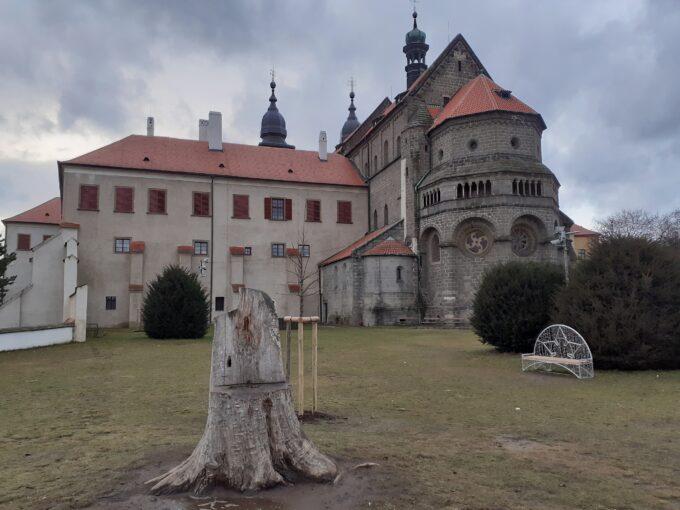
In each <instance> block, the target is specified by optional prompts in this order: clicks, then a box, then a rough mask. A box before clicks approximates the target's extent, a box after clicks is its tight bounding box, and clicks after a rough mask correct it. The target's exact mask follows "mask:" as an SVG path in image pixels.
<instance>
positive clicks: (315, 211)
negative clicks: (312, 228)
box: [307, 200, 321, 222]
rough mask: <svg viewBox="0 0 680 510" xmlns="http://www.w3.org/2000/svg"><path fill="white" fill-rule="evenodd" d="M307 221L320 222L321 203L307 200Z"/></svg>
mask: <svg viewBox="0 0 680 510" xmlns="http://www.w3.org/2000/svg"><path fill="white" fill-rule="evenodd" d="M307 221H311V222H319V221H321V201H319V200H307Z"/></svg>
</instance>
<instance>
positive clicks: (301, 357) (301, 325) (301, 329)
mask: <svg viewBox="0 0 680 510" xmlns="http://www.w3.org/2000/svg"><path fill="white" fill-rule="evenodd" d="M283 322H285V323H286V343H287V345H286V376H287V377H288V380H289V381H290V344H291V323H293V322H296V323H297V325H298V341H297V351H298V384H297V414H298V416H303V415H304V414H305V353H304V342H305V324H308V323H309V324H311V325H312V413H316V411H317V409H318V408H319V379H318V365H319V363H318V361H319V355H318V345H319V317H316V316H315V317H291V316H286V317H284V318H283Z"/></svg>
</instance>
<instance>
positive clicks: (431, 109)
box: [427, 106, 442, 119]
mask: <svg viewBox="0 0 680 510" xmlns="http://www.w3.org/2000/svg"><path fill="white" fill-rule="evenodd" d="M427 111H428V112H429V113H430V117H432V118H433V119H435V118H437V115H439V112H441V111H442V109H441V108H439V107H438V106H429V107H428V108H427Z"/></svg>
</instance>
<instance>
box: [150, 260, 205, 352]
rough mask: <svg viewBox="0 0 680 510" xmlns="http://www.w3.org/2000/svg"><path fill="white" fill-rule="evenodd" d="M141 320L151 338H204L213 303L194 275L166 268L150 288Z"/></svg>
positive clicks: (171, 267)
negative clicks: (211, 303)
mask: <svg viewBox="0 0 680 510" xmlns="http://www.w3.org/2000/svg"><path fill="white" fill-rule="evenodd" d="M142 319H143V321H144V331H145V332H146V334H147V335H148V336H149V337H151V338H201V337H203V336H204V335H205V333H206V331H207V329H208V323H209V322H210V300H209V298H208V295H207V294H206V291H205V289H204V288H203V287H202V286H201V284H200V283H199V281H198V278H197V276H196V275H195V274H194V273H191V272H189V271H188V270H187V269H185V268H183V267H180V266H167V267H166V268H165V269H163V273H161V274H160V275H159V276H158V277H156V279H155V280H154V281H153V282H151V284H150V285H149V290H148V292H147V293H146V296H145V297H144V303H143V305H142Z"/></svg>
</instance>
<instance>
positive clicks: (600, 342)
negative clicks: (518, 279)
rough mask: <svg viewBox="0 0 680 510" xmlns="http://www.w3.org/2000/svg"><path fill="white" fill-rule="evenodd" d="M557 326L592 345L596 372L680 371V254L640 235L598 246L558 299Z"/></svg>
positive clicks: (555, 319) (603, 242)
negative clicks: (597, 369)
mask: <svg viewBox="0 0 680 510" xmlns="http://www.w3.org/2000/svg"><path fill="white" fill-rule="evenodd" d="M555 306H556V309H555V311H554V313H553V319H554V321H555V322H561V323H564V324H568V325H569V326H572V327H573V328H575V329H576V330H577V331H578V332H579V333H581V334H582V335H583V337H584V338H585V339H586V342H588V345H589V346H590V350H591V352H592V354H593V361H594V364H595V367H596V368H618V369H623V370H642V369H678V368H680V250H678V248H674V247H672V246H669V245H667V244H664V243H660V242H656V241H651V240H648V239H644V238H636V237H625V236H623V237H614V238H609V239H604V240H603V241H601V242H600V243H597V244H596V245H595V246H594V248H593V251H592V252H591V254H590V257H589V258H588V259H586V260H584V261H581V262H579V264H578V265H577V266H576V268H575V270H574V273H573V276H572V278H571V281H570V282H569V285H567V286H566V287H565V288H564V289H562V290H561V291H560V292H559V293H558V295H557V296H556V298H555Z"/></svg>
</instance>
